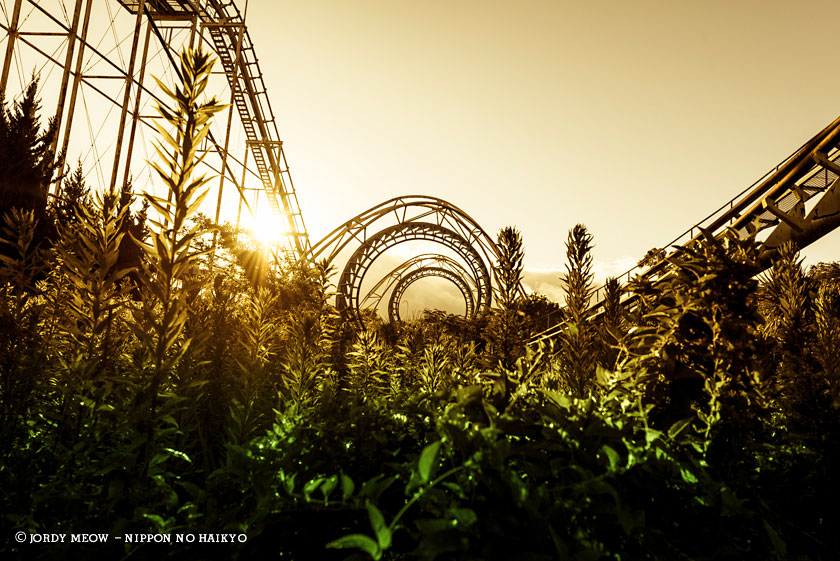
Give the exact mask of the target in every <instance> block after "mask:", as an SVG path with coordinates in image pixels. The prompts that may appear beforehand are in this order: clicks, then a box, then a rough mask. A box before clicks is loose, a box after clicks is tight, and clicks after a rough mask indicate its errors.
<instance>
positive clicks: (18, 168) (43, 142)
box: [0, 79, 58, 243]
mask: <svg viewBox="0 0 840 561" xmlns="http://www.w3.org/2000/svg"><path fill="white" fill-rule="evenodd" d="M37 92H38V80H37V79H33V80H32V82H30V84H29V86H27V88H26V91H25V92H24V94H23V97H22V98H21V100H20V101H17V102H15V104H14V106H13V107H9V106H8V105H7V104H6V102H5V99H4V97H3V93H2V92H0V216H3V215H5V214H6V213H7V212H9V211H10V210H11V209H12V208H20V209H22V210H31V211H32V212H33V214H34V217H35V220H36V221H37V227H36V232H35V236H36V243H39V242H40V241H41V240H43V239H44V238H48V237H51V236H52V234H53V228H52V220H50V218H49V215H48V213H47V195H48V192H49V186H50V183H52V181H53V180H54V176H55V172H56V159H55V152H54V150H53V149H52V145H53V141H54V140H55V139H56V136H57V135H58V123H57V121H56V120H55V119H54V118H52V119H50V120H49V122H48V123H47V126H46V128H45V129H44V130H42V129H41V117H40V115H39V112H40V109H41V106H40V102H39V101H38V98H37Z"/></svg>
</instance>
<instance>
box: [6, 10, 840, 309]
mask: <svg viewBox="0 0 840 561" xmlns="http://www.w3.org/2000/svg"><path fill="white" fill-rule="evenodd" d="M45 1H46V0H45ZM51 1H52V2H53V3H57V0H51ZM24 4H26V3H24ZM237 4H238V6H239V8H240V10H241V11H244V10H245V9H246V2H245V1H244V0H239V1H238V2H237ZM10 6H11V1H4V2H3V6H2V7H3V8H4V10H3V13H4V14H5V13H6V12H7V11H8V10H10ZM102 6H104V7H105V8H108V9H107V10H105V9H103V10H96V13H95V14H94V19H95V20H96V21H97V22H98V23H100V24H101V25H103V26H105V27H102V29H97V30H96V33H95V34H94V33H92V36H94V38H95V40H97V41H100V42H101V43H100V44H102V45H107V44H108V41H109V40H111V39H109V37H110V36H109V33H111V31H109V30H108V29H107V27H106V24H107V22H108V21H109V20H110V19H114V18H122V19H121V20H119V21H122V20H125V21H126V22H127V24H126V26H124V27H126V29H128V30H129V33H128V36H126V37H117V35H116V34H115V35H114V37H115V38H120V39H121V41H122V43H121V46H120V48H121V49H122V50H126V49H127V48H128V46H129V45H130V40H128V39H129V38H130V36H131V33H130V29H131V25H132V24H133V20H132V16H130V15H129V14H127V13H126V12H125V11H124V10H122V9H121V8H119V7H118V6H117V4H116V3H115V2H105V3H103V4H102ZM30 10H31V8H30ZM120 12H123V13H120ZM32 17H35V16H32ZM838 21H840V4H838V3H837V2H830V1H828V0H824V1H815V0H805V1H800V2H791V1H776V0H772V1H760V2H759V1H754V0H749V1H731V0H730V1H720V0H718V1H706V2H696V1H695V2H687V1H676V0H672V1H658V2H655V1H652V0H637V1H633V2H630V1H621V2H619V1H590V2H566V1H559V0H558V1H554V2H549V1H530V2H529V1H523V2H510V1H507V2H501V1H496V0H483V1H477V0H475V1H474V0H460V1H459V0H448V1H427V2H407V1H393V0H392V1H385V0H356V1H353V2H348V1H346V0H342V1H339V0H307V1H305V2H289V1H285V0H284V1H277V0H248V2H247V23H248V30H249V34H250V37H251V40H252V42H253V44H254V45H255V48H256V53H257V56H258V58H259V62H260V67H261V69H262V72H263V74H264V79H265V81H266V83H267V86H268V94H269V96H270V99H271V104H272V106H273V109H274V113H275V115H276V117H277V123H278V127H279V131H280V136H281V138H282V139H283V140H284V143H285V144H284V146H285V151H286V156H287V158H288V161H289V164H290V167H291V172H292V177H293V179H294V183H295V186H296V189H297V194H298V198H299V201H300V206H301V209H302V211H303V216H304V219H305V222H306V224H307V227H308V229H309V233H310V237H311V238H312V241H313V242H315V241H317V240H318V239H320V238H321V237H322V236H324V235H325V234H327V233H328V232H329V231H330V230H331V229H332V228H333V227H335V226H337V225H339V224H341V223H342V222H344V221H345V220H347V219H349V218H351V217H352V216H354V215H355V214H357V213H359V212H361V211H363V210H365V209H367V208H370V207H372V206H374V205H376V204H378V203H380V202H382V201H384V200H386V199H389V198H391V197H394V196H398V195H409V194H415V195H419V194H422V195H431V196H437V197H440V198H443V199H446V200H448V201H450V202H452V203H454V204H455V205H457V206H459V207H460V208H462V209H464V210H465V211H466V212H468V213H469V214H471V215H472V216H473V217H474V218H475V219H476V220H477V221H478V222H479V223H480V224H481V225H483V226H484V228H485V230H486V231H487V232H489V233H490V235H491V236H493V237H495V235H496V233H497V232H498V231H499V229H500V228H502V227H504V226H507V225H514V226H516V227H518V228H519V229H520V230H521V231H522V233H523V236H524V241H525V251H526V257H525V265H526V268H527V269H528V271H529V273H528V275H527V276H526V280H527V282H528V283H529V285H530V286H531V288H535V289H537V290H539V291H541V292H543V293H545V294H547V295H549V296H551V297H553V298H555V299H556V298H559V297H560V290H559V281H557V275H558V273H559V271H561V270H562V267H563V263H564V251H565V248H564V242H565V239H566V235H567V232H568V230H569V229H570V228H572V227H573V226H574V225H575V224H576V223H584V224H586V225H587V226H588V227H589V229H590V231H591V233H592V234H593V235H594V236H595V243H596V248H595V252H594V258H595V271H596V274H597V275H598V277H599V278H603V277H605V276H606V275H609V274H617V273H621V272H623V271H624V270H626V269H628V268H629V267H630V266H632V265H633V264H634V263H635V262H636V261H637V260H638V259H639V258H640V257H641V256H642V255H644V253H645V252H646V251H647V250H648V249H650V248H651V247H654V246H661V245H663V244H664V243H666V242H668V241H670V240H671V239H673V238H674V237H676V236H677V235H678V234H680V233H682V232H683V231H684V230H686V229H687V228H688V227H689V226H691V225H693V224H694V223H695V222H697V221H699V220H700V219H702V218H704V217H705V216H706V215H707V214H709V213H710V212H712V211H714V210H715V209H717V208H718V207H719V206H721V205H722V204H723V203H724V202H726V201H728V200H729V199H730V198H731V197H733V196H735V195H736V194H737V193H739V192H740V191H741V190H743V189H744V188H745V187H747V186H748V185H750V184H751V183H753V181H755V180H756V179H758V178H759V177H761V176H762V175H764V173H765V172H767V171H768V170H769V169H770V168H772V167H774V166H775V165H776V164H777V163H778V162H780V161H781V160H783V159H784V158H785V157H787V156H788V155H789V154H790V153H791V152H793V151H794V150H795V149H797V148H798V147H799V146H800V145H801V144H802V143H803V142H805V141H806V140H808V139H809V138H810V137H812V136H813V135H814V134H816V133H817V132H818V131H819V130H821V129H822V128H823V127H824V126H825V125H826V124H828V123H829V122H831V121H832V120H833V119H835V118H836V117H837V115H838V114H840V94H839V93H838V92H840V76H838V74H837V72H836V71H835V66H836V61H835V60H834V55H835V53H836V43H837V37H838V33H837V29H836V26H837V22H838ZM40 41H42V43H41V44H42V46H43V45H46V41H48V39H46V38H44V39H41V40H40ZM3 45H5V43H2V44H0V46H3ZM47 50H50V49H47ZM31 56H34V55H31ZM112 56H113V57H114V58H117V57H118V55H117V54H113V55H112ZM119 56H121V55H119ZM157 56H159V58H160V60H158V62H160V61H161V60H162V56H161V55H157ZM31 60H34V59H22V60H21V62H20V63H19V64H18V66H19V67H16V72H17V74H19V75H20V78H19V80H22V79H23V77H24V75H28V72H29V71H28V68H31V67H32V66H30V64H31V65H33V66H34V63H32V62H31ZM91 71H92V72H93V70H91ZM150 72H151V71H150ZM58 74H59V73H58V72H55V71H53V73H52V77H51V79H52V80H55V79H56V77H57V75H58ZM161 77H162V78H163V79H164V80H165V81H170V82H171V81H172V80H174V76H167V75H163V76H161ZM111 82H113V81H111ZM45 83H46V81H45ZM102 83H103V84H104V83H105V82H102ZM101 87H103V88H106V87H107V86H105V85H101ZM110 87H114V88H117V90H115V93H114V94H113V95H115V96H117V95H119V94H118V87H119V83H115V84H112V85H111V86H110ZM48 89H49V88H48V87H47V90H48ZM50 95H51V92H50V91H46V90H45V91H44V99H45V104H44V106H45V108H49V107H54V100H52V99H50ZM86 95H87V96H88V97H86V98H85V99H84V100H83V101H84V102H85V103H89V107H88V109H89V114H90V115H92V117H88V123H87V128H88V129H90V132H91V134H100V135H103V134H107V130H108V125H106V124H105V123H106V121H107V119H111V120H113V119H114V118H115V115H116V114H117V113H118V112H117V111H114V110H113V109H112V108H110V107H111V106H108V105H107V104H105V105H99V106H96V103H97V101H96V100H95V99H94V98H95V95H93V94H90V93H88V94H86ZM99 101H100V103H101V100H99ZM220 119H223V117H220ZM217 125H218V126H219V127H220V128H223V121H221V122H220V123H218V124H217ZM83 126H84V125H78V124H77V125H74V131H76V132H74V135H76V134H77V132H78V130H79V127H83ZM79 134H80V136H79V137H80V138H81V137H82V136H84V135H83V134H81V133H79ZM152 136H153V135H150V134H148V133H146V132H142V131H141V136H140V137H139V142H140V144H141V145H142V148H138V154H136V155H135V156H136V157H137V158H141V159H142V158H144V157H148V154H147V151H148V144H149V143H150V140H151V137H152ZM74 138H75V136H74ZM100 138H101V136H100ZM241 139H242V137H241V132H240V133H235V134H234V136H233V137H232V141H233V142H234V143H236V142H238V141H239V140H241ZM72 148H73V147H72V146H71V149H72ZM81 150H87V151H90V150H91V146H90V142H89V141H88V143H87V145H86V147H85V146H82V147H81ZM76 157H79V156H78V155H74V154H72V153H71V154H70V156H69V158H68V161H69V162H72V161H74V160H75V158H76ZM106 159H107V158H106ZM92 173H93V172H92ZM97 173H100V175H103V174H102V172H97ZM90 179H91V181H93V182H98V183H103V182H104V175H103V177H96V176H95V175H91V176H90ZM135 179H136V180H137V182H138V184H139V183H140V181H141V180H142V177H137V176H135ZM226 204H227V203H226ZM804 254H805V256H806V257H807V262H809V263H814V262H817V261H822V260H837V259H840V232H835V233H833V234H831V235H829V236H828V237H827V238H825V239H824V240H822V241H821V242H819V243H818V244H815V245H814V246H812V247H809V248H807V249H806V250H805V251H804ZM341 265H342V266H343V264H341ZM435 283H438V285H439V284H440V283H443V285H446V284H447V283H445V281H440V282H438V281H436V280H424V281H423V282H422V283H418V284H423V285H426V286H427V288H432V287H435V286H438V285H436V284H435ZM450 288H451V290H450V292H451V294H450V293H447V294H443V292H446V291H441V290H437V289H435V291H437V292H441V294H442V296H441V298H443V299H448V300H452V301H455V302H456V304H457V300H458V298H459V297H458V295H457V291H455V289H454V288H453V287H450ZM411 290H415V289H414V288H412V289H410V291H409V293H407V298H408V299H410V300H413V301H420V300H423V299H424V298H425V297H422V298H421V297H420V296H419V295H417V294H415V295H414V296H412V293H411ZM441 305H442V306H443V304H441ZM455 307H456V308H457V305H456V306H455Z"/></svg>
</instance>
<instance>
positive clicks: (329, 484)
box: [321, 475, 338, 501]
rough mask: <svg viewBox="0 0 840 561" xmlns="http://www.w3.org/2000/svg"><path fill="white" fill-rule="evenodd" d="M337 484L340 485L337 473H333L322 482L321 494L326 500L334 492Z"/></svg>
mask: <svg viewBox="0 0 840 561" xmlns="http://www.w3.org/2000/svg"><path fill="white" fill-rule="evenodd" d="M336 485H338V476H337V475H333V476H332V477H328V478H327V479H325V480H324V482H323V483H322V484H321V494H322V495H323V496H324V500H325V501H326V500H327V499H328V498H329V496H330V493H332V492H333V490H334V489H335V488H336Z"/></svg>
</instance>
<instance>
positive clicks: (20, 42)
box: [0, 0, 309, 259]
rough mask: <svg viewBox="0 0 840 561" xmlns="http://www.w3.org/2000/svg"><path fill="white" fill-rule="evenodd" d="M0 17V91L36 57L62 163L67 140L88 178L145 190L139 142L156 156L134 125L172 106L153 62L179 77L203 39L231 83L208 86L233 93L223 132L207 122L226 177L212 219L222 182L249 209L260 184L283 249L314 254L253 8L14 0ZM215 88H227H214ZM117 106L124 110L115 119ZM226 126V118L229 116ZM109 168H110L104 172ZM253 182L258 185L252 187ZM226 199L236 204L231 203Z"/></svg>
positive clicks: (222, 2)
mask: <svg viewBox="0 0 840 561" xmlns="http://www.w3.org/2000/svg"><path fill="white" fill-rule="evenodd" d="M0 15H2V18H0V19H3V20H4V21H0V29H2V30H3V31H5V33H6V36H5V37H0V40H5V56H4V58H3V66H2V72H1V73H0V90H5V89H6V88H7V86H8V85H9V79H10V77H12V76H11V75H12V74H14V73H13V72H12V70H13V68H16V69H17V75H16V76H14V78H15V79H16V81H17V85H18V87H19V88H21V90H22V88H23V87H25V85H26V79H27V78H26V77H25V76H24V75H23V74H24V73H23V71H22V68H23V67H24V66H27V65H30V64H32V63H33V62H34V63H35V64H36V70H37V73H38V75H39V76H40V77H41V78H43V79H44V80H42V82H41V84H40V85H41V88H42V89H44V88H46V89H49V90H50V93H51V94H52V93H55V95H56V96H57V98H58V99H57V105H56V112H55V115H56V120H57V123H58V126H59V136H60V137H61V138H62V139H63V141H62V142H59V141H58V139H57V140H56V145H55V146H54V148H55V149H56V153H57V154H59V155H60V156H59V161H58V167H59V168H60V169H64V163H65V162H64V159H63V158H64V156H65V155H66V154H67V153H68V144H69V145H71V146H72V150H69V151H70V152H72V153H73V155H74V157H75V156H76V154H78V157H79V161H80V164H81V163H82V162H84V166H85V175H86V177H87V175H88V174H95V175H96V180H97V181H98V182H99V183H100V187H101V188H107V187H108V186H109V185H110V188H112V189H113V188H116V187H117V186H121V185H124V184H128V183H132V184H133V185H134V187H139V188H140V189H145V190H151V191H153V190H154V189H155V187H154V184H153V182H151V181H150V180H146V179H143V181H147V182H146V184H145V185H143V184H142V182H140V180H139V179H138V175H139V174H138V172H139V171H140V169H141V168H142V167H143V165H144V161H143V160H142V159H141V156H142V154H141V152H142V151H144V150H145V151H146V152H147V158H149V157H151V156H148V150H146V145H147V144H149V143H148V142H146V143H143V144H138V147H137V150H134V145H135V133H136V134H137V135H139V136H140V137H142V136H143V134H144V130H145V129H148V130H150V131H154V130H155V128H156V127H155V122H156V121H155V119H156V118H157V113H156V112H154V111H152V107H151V104H152V103H157V104H159V105H162V106H164V107H166V106H167V101H166V99H165V98H166V96H163V95H161V91H160V89H159V88H157V87H156V86H155V85H154V84H152V83H151V80H149V79H148V78H147V75H149V74H150V73H152V72H155V73H156V75H157V76H159V77H160V78H162V79H164V80H173V79H175V77H174V76H172V72H175V73H178V65H177V64H176V58H177V54H178V52H179V51H180V50H181V49H182V48H184V47H189V46H193V47H194V46H195V44H196V40H197V41H199V42H200V43H203V44H204V45H206V46H207V47H209V48H210V49H212V50H213V51H214V53H215V54H216V56H217V57H218V61H219V63H220V64H219V65H217V66H221V72H216V71H214V75H216V76H218V75H224V81H225V82H226V85H222V83H221V79H219V81H218V82H213V83H212V85H211V87H212V88H214V91H217V92H218V91H224V89H225V88H229V90H230V91H229V92H228V93H229V98H227V99H223V100H222V101H230V104H231V110H230V113H229V114H228V118H227V127H226V130H224V131H223V132H222V133H220V134H219V133H218V131H217V134H215V135H214V133H213V131H210V133H209V134H208V136H207V138H206V142H205V144H204V145H203V146H202V147H200V148H199V151H200V152H202V153H204V154H208V153H212V154H213V157H212V161H211V159H205V160H204V164H203V165H204V168H205V169H208V170H210V171H212V173H213V174H217V175H218V176H219V187H218V197H217V199H218V200H217V202H216V210H215V214H216V216H215V219H216V221H219V219H220V209H221V208H222V206H223V192H224V190H225V189H224V188H225V185H228V184H233V185H234V186H235V187H236V189H237V191H238V200H239V205H240V206H239V208H240V212H241V210H242V206H243V205H244V206H245V207H246V208H247V209H248V210H249V211H251V212H252V214H253V213H255V211H256V208H252V207H251V204H249V202H248V200H247V197H246V195H247V194H249V193H253V194H254V199H253V201H252V202H253V204H254V205H256V203H257V201H258V200H259V195H260V194H263V193H264V194H265V197H266V200H267V201H268V205H269V206H270V207H271V209H272V210H273V211H274V213H275V214H277V215H278V219H279V220H278V222H281V223H282V226H281V229H282V230H283V232H282V237H281V240H280V244H281V246H282V249H283V251H284V252H285V253H286V254H287V255H288V256H289V257H292V258H294V259H298V258H300V257H301V256H303V255H305V254H306V253H307V252H308V250H309V238H308V235H307V232H306V227H305V224H304V221H303V217H302V215H301V210H300V206H299V204H298V199H297V194H296V192H295V187H294V184H293V182H292V178H291V175H290V173H289V166H288V163H287V161H286V155H285V152H284V150H283V142H282V141H281V140H280V136H279V133H278V129H277V124H276V120H275V115H274V112H273V110H272V107H271V103H270V100H269V95H268V92H267V88H266V83H265V80H264V79H263V74H262V72H261V70H260V67H259V62H258V59H257V56H256V51H255V49H254V45H253V42H252V41H251V38H250V35H249V33H248V29H247V26H246V22H245V14H243V13H240V11H239V9H238V8H237V5H236V3H235V2H233V1H230V0H7V1H4V2H3V3H2V9H0ZM186 36H188V37H189V38H188V40H186V39H185V37H186ZM155 44H156V45H155ZM128 46H130V49H127V47H128ZM173 53H174V56H173ZM161 55H163V56H161ZM27 57H28V58H27ZM153 65H155V66H154V68H153ZM56 68H57V69H59V74H60V76H61V78H60V86H59V85H58V82H57V81H53V82H52V83H51V84H50V85H47V84H46V83H45V80H47V79H49V78H50V76H51V74H52V71H53V70H54V69H56ZM214 80H216V78H214ZM82 86H84V87H82ZM217 86H218V87H219V88H220V89H219V90H215V88H216V87H217ZM86 94H87V95H86ZM223 97H224V96H223ZM141 99H142V102H141ZM103 102H104V103H105V104H106V105H105V106H104V107H103V105H102V104H103ZM114 108H116V109H117V112H116V113H117V115H118V117H112V110H113V109H114ZM77 109H78V110H77ZM234 114H235V115H236V117H238V121H237V123H238V124H237V129H236V130H237V131H239V132H241V133H242V136H244V139H243V140H244V141H243V142H238V143H236V144H233V141H232V138H235V135H234V134H232V129H231V126H232V124H233V123H234V119H233V116H234ZM85 120H86V121H87V122H86V123H85ZM117 120H118V124H117V122H116V121H117ZM219 121H221V120H220V119H217V124H219V123H218V122H219ZM74 122H75V123H76V126H73V124H74ZM106 123H107V125H106ZM85 124H86V125H87V128H88V131H87V132H89V134H90V138H89V143H88V144H87V145H85V142H87V139H81V135H83V134H84V132H85V131H83V130H80V126H84V125H85ZM138 125H142V126H138ZM219 126H221V127H223V128H224V124H219ZM144 127H145V129H144ZM71 128H73V131H74V133H73V138H72V141H71V138H70V136H71V135H70V131H71ZM77 135H78V138H77ZM134 152H136V153H134ZM109 158H112V159H111V160H109V161H108V162H107V163H104V161H105V160H106V159H109ZM138 160H139V161H138ZM106 166H107V167H108V168H109V169H107V170H105V169H104V168H105V167H106ZM146 167H148V166H146ZM257 180H258V183H259V186H257ZM246 183H247V184H248V185H253V186H247V187H246ZM230 202H234V203H235V202H236V201H230ZM224 206H225V208H228V209H229V208H231V207H230V205H229V204H226V205H224ZM238 223H239V218H238V215H237V225H238Z"/></svg>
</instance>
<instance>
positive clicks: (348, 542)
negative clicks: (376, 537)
mask: <svg viewBox="0 0 840 561" xmlns="http://www.w3.org/2000/svg"><path fill="white" fill-rule="evenodd" d="M327 547H329V548H332V549H348V548H353V547H354V548H356V549H361V550H362V551H364V552H365V553H367V554H368V555H370V557H371V559H373V560H374V561H378V560H379V559H381V558H382V550H381V549H380V547H379V544H377V543H376V542H375V541H373V539H371V538H370V537H369V536H366V535H364V534H350V535H347V536H344V537H341V538H338V539H337V540H333V541H331V542H330V543H328V544H327Z"/></svg>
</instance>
